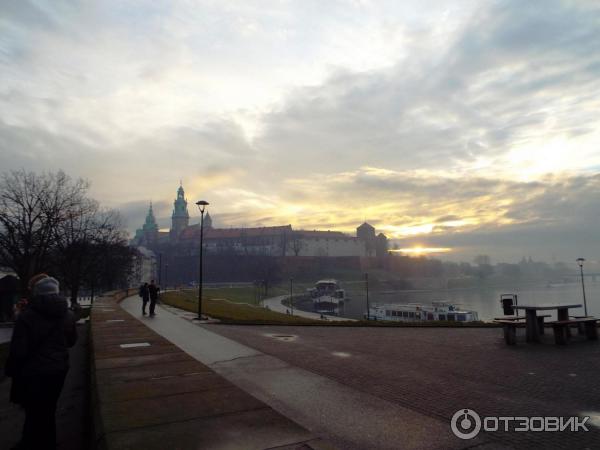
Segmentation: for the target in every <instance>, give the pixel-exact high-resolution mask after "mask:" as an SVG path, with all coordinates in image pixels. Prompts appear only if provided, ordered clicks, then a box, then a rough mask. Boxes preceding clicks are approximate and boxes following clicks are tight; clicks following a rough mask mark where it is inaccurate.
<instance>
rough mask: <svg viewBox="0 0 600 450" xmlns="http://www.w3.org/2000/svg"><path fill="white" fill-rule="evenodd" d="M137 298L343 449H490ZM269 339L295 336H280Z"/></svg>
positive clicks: (223, 368) (185, 343) (131, 305)
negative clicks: (157, 308)
mask: <svg viewBox="0 0 600 450" xmlns="http://www.w3.org/2000/svg"><path fill="white" fill-rule="evenodd" d="M138 303H139V302H138V301H137V299H136V298H135V297H130V298H128V299H125V300H124V301H123V302H122V303H121V306H122V307H123V308H124V309H125V310H126V311H128V312H129V313H130V314H131V315H133V316H134V317H137V318H138V319H140V320H142V321H143V323H144V324H146V325H147V326H148V327H150V328H151V329H152V330H154V331H155V332H157V333H158V334H160V335H162V336H163V337H165V338H166V339H168V340H169V341H171V342H173V343H174V344H175V345H177V346H178V347H180V348H181V349H182V350H184V351H185V352H186V353H188V354H189V355H191V356H192V357H194V358H196V359H197V360H199V361H200V362H202V363H204V364H206V365H208V366H209V367H210V368H212V369H213V370H215V371H216V372H217V373H219V374H220V375H222V376H224V377H225V378H226V379H228V380H229V381H231V382H233V383H234V384H236V385H237V386H239V387H241V388H242V389H244V390H245V391H246V392H249V393H250V394H252V395H253V396H255V397H257V398H258V399H259V400H262V401H263V402H265V403H266V404H268V405H269V406H271V407H272V408H273V409H275V410H277V411H279V412H280V413H282V414H284V415H285V416H287V417H289V418H290V419H292V420H294V421H295V422H297V423H299V424H300V425H302V426H304V427H305V428H307V429H308V430H310V431H311V432H312V433H314V434H316V435H318V436H321V437H323V438H325V439H327V440H328V441H329V442H332V443H333V444H334V445H336V446H338V447H339V448H343V449H348V450H354V449H356V450H358V449H366V448H369V449H399V448H402V449H461V448H472V447H474V446H481V445H483V447H481V448H488V445H486V444H485V443H484V442H483V441H482V440H479V439H474V440H471V441H468V442H466V441H461V440H459V439H457V438H456V437H454V436H453V435H452V433H451V431H450V426H449V424H448V422H447V421H444V420H440V419H437V418H432V417H429V416H426V415H424V414H421V413H418V412H416V411H414V410H410V409H407V408H404V407H402V406H400V405H398V404H395V403H392V402H387V401H385V400H382V399H381V398H378V397H376V396H373V395H370V394H367V393H364V392H361V391H360V390H357V389H352V388H349V387H348V386H346V385H344V384H342V383H339V382H336V381H334V380H332V379H330V378H327V377H323V376H320V375H317V374H315V373H312V372H310V371H308V370H304V369H301V368H298V367H295V366H292V365H290V364H288V363H286V362H284V361H282V360H281V359H278V358H275V357H273V356H269V355H267V354H264V353H261V352H259V351H257V350H254V349H252V348H249V347H247V346H245V345H242V344H240V343H238V342H235V341H233V340H231V339H228V338H225V337H223V336H220V335H218V334H216V333H213V332H211V331H209V329H208V328H209V327H226V326H225V325H212V326H203V325H199V324H196V323H193V322H191V321H189V320H185V319H184V318H182V317H180V316H178V315H175V314H172V313H170V312H168V311H167V310H166V309H165V308H160V310H159V312H158V315H157V316H156V317H154V318H152V319H149V318H143V317H140V312H139V307H138V306H139V305H138ZM311 328H312V327H311ZM270 337H271V338H272V339H273V340H289V339H294V336H286V335H275V334H274V335H272V336H270ZM332 363H333V364H335V361H332ZM489 448H492V447H491V446H490V447H489ZM493 448H500V447H495V446H494V447H493Z"/></svg>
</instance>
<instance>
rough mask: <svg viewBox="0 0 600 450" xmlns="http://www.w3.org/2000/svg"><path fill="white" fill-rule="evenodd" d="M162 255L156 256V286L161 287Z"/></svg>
mask: <svg viewBox="0 0 600 450" xmlns="http://www.w3.org/2000/svg"><path fill="white" fill-rule="evenodd" d="M161 272H162V253H159V254H158V285H159V286H162V278H161V275H162V273H161Z"/></svg>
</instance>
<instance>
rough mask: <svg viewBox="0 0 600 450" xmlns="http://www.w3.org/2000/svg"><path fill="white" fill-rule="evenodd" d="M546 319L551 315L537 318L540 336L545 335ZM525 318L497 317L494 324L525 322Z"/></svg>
mask: <svg viewBox="0 0 600 450" xmlns="http://www.w3.org/2000/svg"><path fill="white" fill-rule="evenodd" d="M546 317H551V315H550V314H543V315H540V316H537V323H538V330H539V332H540V334H544V319H545V318H546ZM525 320H526V317H525V316H504V317H495V318H494V322H497V323H501V322H502V321H512V322H519V323H520V322H521V321H522V322H525Z"/></svg>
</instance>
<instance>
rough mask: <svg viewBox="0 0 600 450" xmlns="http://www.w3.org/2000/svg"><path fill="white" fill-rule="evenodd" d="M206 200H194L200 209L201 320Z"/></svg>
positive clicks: (199, 309) (200, 313) (199, 293)
mask: <svg viewBox="0 0 600 450" xmlns="http://www.w3.org/2000/svg"><path fill="white" fill-rule="evenodd" d="M208 204H209V203H208V202H207V201H205V200H199V201H197V202H196V205H197V206H198V209H199V210H200V269H199V274H198V317H197V320H203V318H202V247H203V240H204V210H205V209H206V207H207V206H208Z"/></svg>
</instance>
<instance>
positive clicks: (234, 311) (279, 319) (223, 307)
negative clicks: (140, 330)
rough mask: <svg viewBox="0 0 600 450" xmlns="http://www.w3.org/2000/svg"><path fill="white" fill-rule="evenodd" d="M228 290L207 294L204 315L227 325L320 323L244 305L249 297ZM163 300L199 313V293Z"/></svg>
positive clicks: (164, 296) (167, 296)
mask: <svg viewBox="0 0 600 450" xmlns="http://www.w3.org/2000/svg"><path fill="white" fill-rule="evenodd" d="M241 289H244V288H233V289H231V290H232V291H239V290H241ZM211 291H212V292H211ZM217 291H218V292H217ZM226 291H229V289H214V290H212V289H209V290H207V292H203V295H202V312H203V313H205V314H207V315H209V316H211V317H214V318H217V319H220V320H221V321H223V322H227V323H257V324H267V323H268V324H291V325H302V324H314V323H319V322H318V321H315V320H310V319H305V318H302V317H296V316H288V315H286V314H279V313H276V312H274V311H269V310H267V309H264V308H261V307H257V306H253V305H248V304H244V302H243V300H244V298H246V296H245V295H244V294H243V293H241V292H234V293H233V294H232V295H229V293H228V292H226ZM248 292H249V295H250V296H251V297H250V298H252V299H253V298H254V297H253V291H252V289H251V288H248ZM161 300H162V301H163V302H164V303H166V304H167V305H171V306H175V307H177V308H181V309H184V310H186V311H191V312H196V311H198V293H197V291H177V292H175V291H171V292H165V293H164V294H162V295H161Z"/></svg>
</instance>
